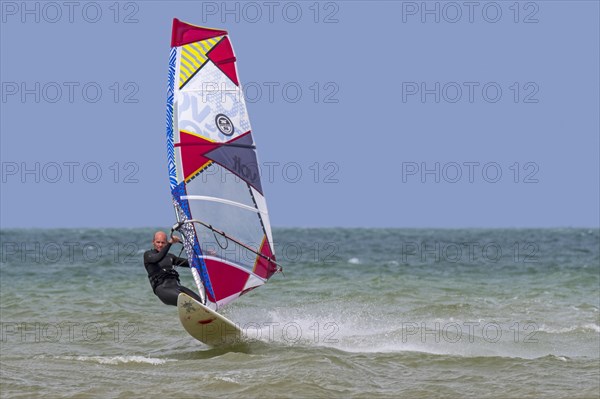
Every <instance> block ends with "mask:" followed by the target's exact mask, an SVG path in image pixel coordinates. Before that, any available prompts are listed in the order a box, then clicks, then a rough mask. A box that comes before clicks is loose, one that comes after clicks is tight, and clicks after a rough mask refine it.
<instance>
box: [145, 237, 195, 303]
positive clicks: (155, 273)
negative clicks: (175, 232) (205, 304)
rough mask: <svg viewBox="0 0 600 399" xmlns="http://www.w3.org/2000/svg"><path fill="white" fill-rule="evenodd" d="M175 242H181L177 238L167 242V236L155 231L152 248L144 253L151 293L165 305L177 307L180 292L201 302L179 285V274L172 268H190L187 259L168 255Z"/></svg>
mask: <svg viewBox="0 0 600 399" xmlns="http://www.w3.org/2000/svg"><path fill="white" fill-rule="evenodd" d="M176 242H181V240H180V239H179V237H175V236H174V237H172V238H171V239H170V240H169V241H167V234H166V233H164V232H162V231H157V232H156V233H154V239H153V240H152V246H153V247H154V248H153V249H151V250H149V251H146V252H145V253H144V266H145V267H146V271H147V272H148V279H149V280H150V285H151V286H152V291H154V294H155V295H156V296H157V297H158V298H159V299H160V300H161V301H162V302H163V303H164V304H166V305H173V306H177V297H178V296H179V293H180V292H184V293H186V294H188V295H189V296H191V297H192V298H194V299H196V300H197V301H199V302H202V300H201V299H200V297H199V296H198V295H197V294H196V293H195V292H193V291H192V290H190V289H189V288H186V287H184V286H182V285H180V284H179V273H177V271H175V268H174V267H173V266H174V265H175V266H183V267H190V264H189V263H188V261H187V259H184V258H179V257H177V256H175V255H173V254H170V253H169V249H170V248H171V245H172V244H173V243H176Z"/></svg>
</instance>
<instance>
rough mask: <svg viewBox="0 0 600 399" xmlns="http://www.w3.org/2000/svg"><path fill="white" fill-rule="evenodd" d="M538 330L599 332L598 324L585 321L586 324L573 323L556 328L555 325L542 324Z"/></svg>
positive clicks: (561, 332)
mask: <svg viewBox="0 0 600 399" xmlns="http://www.w3.org/2000/svg"><path fill="white" fill-rule="evenodd" d="M538 331H540V332H545V333H548V334H564V333H570V332H590V331H593V332H600V326H598V325H597V324H593V323H587V324H583V325H575V326H569V327H561V328H556V327H550V326H547V325H545V324H543V325H541V326H540V327H539V329H538Z"/></svg>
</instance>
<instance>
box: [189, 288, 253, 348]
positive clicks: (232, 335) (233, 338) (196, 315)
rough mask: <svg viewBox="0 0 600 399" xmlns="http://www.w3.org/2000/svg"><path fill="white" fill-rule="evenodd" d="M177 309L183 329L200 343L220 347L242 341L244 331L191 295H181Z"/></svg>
mask: <svg viewBox="0 0 600 399" xmlns="http://www.w3.org/2000/svg"><path fill="white" fill-rule="evenodd" d="M177 309H178V311H179V320H180V321H181V324H182V325H183V328H185V330H186V331H187V332H188V334H190V335H191V336H192V337H194V338H196V339H197V340H198V341H200V342H203V343H205V344H207V345H210V346H220V345H227V344H233V343H238V342H240V341H241V339H242V330H240V329H239V328H238V327H237V326H236V325H235V324H233V323H232V322H231V321H230V320H228V319H227V318H225V317H223V316H222V315H220V314H219V313H217V312H215V311H213V310H212V309H210V308H208V307H206V306H204V305H203V304H201V303H200V302H198V301H196V300H195V299H193V298H192V297H190V296H189V295H186V294H184V293H180V294H179V296H178V297H177Z"/></svg>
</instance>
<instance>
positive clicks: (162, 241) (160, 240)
mask: <svg viewBox="0 0 600 399" xmlns="http://www.w3.org/2000/svg"><path fill="white" fill-rule="evenodd" d="M152 245H153V246H154V249H156V250H157V251H158V252H160V250H161V249H163V247H164V246H165V245H167V234H166V233H165V232H164V231H157V232H156V233H154V239H153V240H152Z"/></svg>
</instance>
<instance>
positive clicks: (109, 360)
mask: <svg viewBox="0 0 600 399" xmlns="http://www.w3.org/2000/svg"><path fill="white" fill-rule="evenodd" d="M54 358H55V359H62V360H76V361H82V362H95V363H99V364H125V363H146V364H152V365H154V366H157V365H160V364H165V363H166V362H174V361H175V360H174V359H158V358H154V357H145V356H55V357H54Z"/></svg>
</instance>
